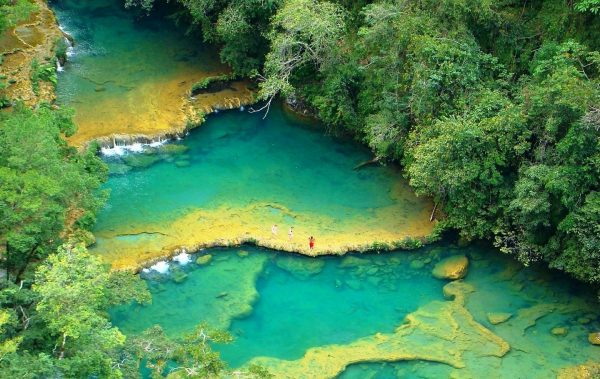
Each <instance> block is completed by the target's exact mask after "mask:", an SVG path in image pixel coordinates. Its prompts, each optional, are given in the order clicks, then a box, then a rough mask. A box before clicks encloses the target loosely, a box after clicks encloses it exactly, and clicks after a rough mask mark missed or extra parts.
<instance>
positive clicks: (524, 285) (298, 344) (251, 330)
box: [112, 244, 600, 378]
mask: <svg viewBox="0 0 600 379" xmlns="http://www.w3.org/2000/svg"><path fill="white" fill-rule="evenodd" d="M456 254H465V255H466V256H467V257H468V258H469V261H470V265H469V272H468V275H467V277H466V278H465V279H464V280H463V281H456V282H451V283H450V284H448V283H449V282H448V281H445V280H439V279H435V278H434V277H433V276H432V275H431V270H432V268H433V266H434V265H435V264H436V263H437V262H439V261H440V260H442V259H443V258H445V257H447V256H451V255H456ZM205 255H211V256H212V258H211V259H210V261H209V263H204V264H195V263H194V261H193V260H192V261H191V262H190V263H188V264H186V265H181V264H178V263H175V262H172V263H171V264H170V268H169V271H168V272H167V273H165V274H160V273H158V272H155V271H153V270H146V271H145V272H144V273H143V274H142V275H143V276H144V277H145V278H146V279H147V280H148V284H149V285H150V289H151V292H152V294H153V304H152V305H149V306H138V305H135V306H128V307H121V308H118V309H114V310H113V312H112V317H113V320H114V322H115V324H116V325H118V326H119V327H120V328H121V329H122V330H123V331H124V332H125V333H130V334H135V333H138V332H140V331H142V330H143V329H145V328H148V327H150V326H152V325H154V324H160V325H161V326H163V328H164V329H165V330H166V332H167V333H168V334H170V335H181V334H182V333H185V332H188V331H191V329H192V328H193V327H194V326H195V325H196V324H198V323H199V322H201V321H208V322H209V323H212V324H213V325H215V326H217V327H220V328H223V329H229V330H230V331H231V332H232V334H233V335H234V336H235V340H234V342H233V343H232V344H230V345H221V346H218V347H217V349H218V350H219V351H221V353H222V356H223V358H224V359H225V360H226V361H227V362H228V363H229V364H230V365H231V366H232V367H240V366H242V365H244V364H246V363H248V362H249V361H252V360H253V359H255V358H256V357H263V358H259V359H255V360H254V362H260V363H262V364H263V365H265V366H267V367H268V368H270V369H271V371H272V372H273V373H274V374H275V375H276V377H278V378H279V377H290V378H292V377H296V378H297V377H331V376H335V375H337V374H339V373H340V372H343V374H342V375H341V376H340V377H341V378H365V377H379V378H389V377H425V378H432V377H449V376H455V377H460V378H469V377H472V378H481V377H495V378H496V377H497V378H500V377H503V378H524V377H527V378H533V377H535V378H547V377H552V376H554V375H556V374H557V373H558V371H559V369H561V368H563V367H566V366H570V365H576V364H581V363H584V362H586V361H588V360H590V359H597V358H598V353H599V352H598V347H597V346H592V345H590V344H589V343H588V342H587V334H588V333H589V332H590V331H593V330H597V329H598V328H600V319H599V318H598V316H599V314H598V304H597V301H596V298H595V297H594V296H593V294H592V293H590V292H589V290H588V289H587V288H585V287H583V286H579V285H578V284H577V283H576V282H574V281H572V280H569V279H567V278H565V277H563V276H562V275H559V274H556V273H553V272H548V271H547V270H544V269H536V268H523V267H522V266H521V265H520V264H518V263H516V262H514V261H513V260H512V259H510V258H509V257H506V256H503V255H501V254H499V253H498V252H496V251H495V250H494V249H492V248H489V247H487V246H483V245H481V246H471V247H468V248H458V247H456V246H454V245H451V244H439V245H437V246H430V247H426V248H423V249H420V250H416V251H412V252H406V251H404V252H402V251H399V252H391V253H385V254H362V255H355V254H352V255H348V256H345V257H320V258H309V257H304V256H300V255H296V254H288V253H282V252H276V251H271V250H262V249H257V248H253V247H240V248H230V249H209V250H205V251H202V252H200V253H199V255H197V256H198V257H200V256H205ZM193 258H196V257H193ZM444 294H446V295H447V296H444ZM452 295H454V296H455V297H454V299H452ZM488 313H492V314H493V313H509V314H510V318H509V319H508V320H507V321H505V322H503V323H500V324H497V325H493V324H491V323H490V321H489V320H488ZM560 327H564V328H566V334H558V335H557V334H556V329H555V330H554V333H555V334H553V332H552V330H553V329H554V328H560ZM396 328H398V329H396ZM307 351H308V353H307ZM377 361H399V362H398V363H387V364H381V363H369V362H377ZM361 362H364V363H361ZM346 366H349V367H348V368H347V369H345V370H344V368H345V367H346Z"/></svg>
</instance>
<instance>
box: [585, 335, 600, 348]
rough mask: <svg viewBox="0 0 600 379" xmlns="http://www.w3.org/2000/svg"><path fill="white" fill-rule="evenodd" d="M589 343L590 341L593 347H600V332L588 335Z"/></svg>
mask: <svg viewBox="0 0 600 379" xmlns="http://www.w3.org/2000/svg"><path fill="white" fill-rule="evenodd" d="M588 341H590V343H591V344H592V345H600V332H594V333H590V334H589V335H588Z"/></svg>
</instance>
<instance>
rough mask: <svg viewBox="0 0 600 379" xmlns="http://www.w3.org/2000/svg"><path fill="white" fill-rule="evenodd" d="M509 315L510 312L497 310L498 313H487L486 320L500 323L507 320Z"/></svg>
mask: <svg viewBox="0 0 600 379" xmlns="http://www.w3.org/2000/svg"><path fill="white" fill-rule="evenodd" d="M511 317H512V313H504V312H499V313H488V314H487V318H488V321H489V322H490V324H492V325H498V324H502V323H503V322H505V321H507V320H508V319H509V318H511Z"/></svg>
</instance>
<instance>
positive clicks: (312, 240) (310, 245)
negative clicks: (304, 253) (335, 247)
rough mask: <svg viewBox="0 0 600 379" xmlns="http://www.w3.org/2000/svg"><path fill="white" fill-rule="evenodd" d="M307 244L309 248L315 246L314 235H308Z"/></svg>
mask: <svg viewBox="0 0 600 379" xmlns="http://www.w3.org/2000/svg"><path fill="white" fill-rule="evenodd" d="M308 246H309V247H310V249H311V250H313V249H314V248H315V237H313V236H310V238H309V239H308Z"/></svg>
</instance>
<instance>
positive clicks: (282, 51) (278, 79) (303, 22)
mask: <svg viewBox="0 0 600 379" xmlns="http://www.w3.org/2000/svg"><path fill="white" fill-rule="evenodd" d="M179 3H180V4H181V6H183V8H184V10H183V11H181V12H179V13H177V17H176V19H177V20H178V21H179V22H180V23H182V24H183V25H185V26H186V27H188V28H189V29H190V31H193V30H199V31H200V33H201V35H202V36H203V38H204V40H206V41H208V42H211V43H214V44H218V45H220V46H221V59H222V60H223V61H224V62H226V63H228V64H230V65H231V66H232V67H233V68H234V70H235V72H236V73H238V74H240V75H247V76H253V77H255V78H257V79H258V80H259V81H260V96H261V97H262V99H263V100H264V101H265V102H266V103H267V105H266V106H265V107H264V109H263V110H264V111H267V110H268V109H267V108H268V105H269V104H270V102H271V101H272V100H273V98H274V97H275V96H278V95H281V96H283V97H285V98H287V99H288V101H289V102H291V103H293V104H296V105H298V106H300V107H302V108H305V109H308V110H310V111H312V112H313V114H315V115H316V116H318V117H319V118H320V119H321V120H323V121H324V122H325V124H326V125H327V126H328V127H329V128H330V129H331V130H332V131H334V132H350V133H352V134H353V135H354V136H356V138H357V139H359V140H361V141H363V142H364V143H366V144H368V145H369V146H370V147H371V149H372V150H373V152H374V154H375V155H376V159H378V160H380V161H382V162H385V161H397V162H400V163H401V164H402V165H403V166H404V168H405V171H406V176H407V177H408V179H409V181H410V184H411V185H412V187H413V188H414V189H415V190H416V191H417V193H418V194H420V195H424V196H431V197H432V198H434V200H435V202H436V204H437V207H438V208H439V209H440V210H442V211H443V213H444V217H443V219H442V221H441V223H440V227H441V228H442V229H444V228H450V229H457V230H459V231H460V234H461V236H462V237H463V238H464V239H465V240H473V239H492V240H493V241H494V242H495V244H496V246H498V247H499V248H500V249H501V250H502V251H503V252H507V253H510V254H514V255H516V256H517V257H518V258H519V259H520V260H521V261H522V262H524V263H525V264H528V263H530V262H534V261H539V260H545V261H546V262H548V263H549V265H550V266H551V267H553V268H557V269H560V270H564V271H566V272H568V273H569V274H571V275H573V276H575V277H576V278H578V279H580V280H584V281H588V282H592V283H598V282H600V193H599V192H598V190H599V189H600V187H599V184H600V181H599V180H600V179H599V178H600V175H599V174H600V150H599V142H600V140H599V136H600V134H599V131H600V87H599V86H600V80H599V79H600V76H599V75H600V71H599V70H600V52H598V49H600V15H599V14H598V13H599V12H600V2H599V1H597V0H581V1H575V2H565V1H561V0H550V1H524V2H523V1H511V0H507V1H496V2H492V1H485V0H447V1H433V0H416V1H412V0H408V1H375V2H367V1H345V0H340V1H334V2H328V1H313V0H287V1H279V0H274V1H253V0H240V1H215V0H180V1H179ZM127 4H128V5H130V6H131V5H137V6H140V7H142V8H144V9H146V10H150V9H151V7H152V6H153V1H152V0H141V1H135V0H128V2H127Z"/></svg>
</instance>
